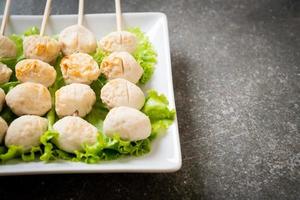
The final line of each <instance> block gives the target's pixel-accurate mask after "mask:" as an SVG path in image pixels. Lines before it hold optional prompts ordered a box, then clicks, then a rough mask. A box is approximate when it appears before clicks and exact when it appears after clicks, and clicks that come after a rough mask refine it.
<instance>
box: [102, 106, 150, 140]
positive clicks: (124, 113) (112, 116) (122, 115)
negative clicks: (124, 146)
mask: <svg viewBox="0 0 300 200" xmlns="http://www.w3.org/2000/svg"><path fill="white" fill-rule="evenodd" d="M103 132H104V134H105V135H107V136H109V137H112V136H113V135H114V134H119V135H120V137H121V138H122V139H124V140H130V141H136V140H142V139H146V138H147V137H149V136H150V134H151V123H150V119H149V118H148V117H147V116H146V115H145V114H144V113H142V112H141V111H139V110H136V109H134V108H129V107H125V106H121V107H116V108H113V109H111V110H110V111H109V113H108V114H107V116H106V118H105V120H104V122H103Z"/></svg>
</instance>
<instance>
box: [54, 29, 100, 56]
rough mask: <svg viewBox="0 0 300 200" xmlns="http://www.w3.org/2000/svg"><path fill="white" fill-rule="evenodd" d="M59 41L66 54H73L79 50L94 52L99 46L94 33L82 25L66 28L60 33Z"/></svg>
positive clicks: (81, 51)
mask: <svg viewBox="0 0 300 200" xmlns="http://www.w3.org/2000/svg"><path fill="white" fill-rule="evenodd" d="M59 42H60V43H61V45H62V52H63V54H64V55H71V54H73V53H78V52H80V53H93V52H95V51H96V48H97V41H96V38H95V36H94V34H93V33H92V32H91V31H89V30H88V29H87V28H85V27H83V26H80V25H73V26H69V27H67V28H65V29H64V30H63V31H62V32H61V33H60V34H59Z"/></svg>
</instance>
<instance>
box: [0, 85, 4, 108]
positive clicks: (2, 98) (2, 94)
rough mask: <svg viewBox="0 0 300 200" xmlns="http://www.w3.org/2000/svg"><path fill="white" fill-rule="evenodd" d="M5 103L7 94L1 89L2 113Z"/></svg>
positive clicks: (0, 103)
mask: <svg viewBox="0 0 300 200" xmlns="http://www.w3.org/2000/svg"><path fill="white" fill-rule="evenodd" d="M4 103H5V92H4V90H3V89H2V88H0V112H1V110H2V108H3V105H4Z"/></svg>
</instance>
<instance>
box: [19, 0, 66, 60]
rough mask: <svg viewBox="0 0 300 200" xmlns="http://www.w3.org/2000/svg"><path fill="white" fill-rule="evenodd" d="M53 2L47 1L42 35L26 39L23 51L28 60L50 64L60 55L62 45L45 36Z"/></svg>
mask: <svg viewBox="0 0 300 200" xmlns="http://www.w3.org/2000/svg"><path fill="white" fill-rule="evenodd" d="M50 8H51V0H47V3H46V7H45V11H44V16H43V21H42V25H41V31H40V35H32V36H29V37H25V39H24V41H23V49H24V54H25V57H26V58H31V59H39V60H42V61H44V62H47V63H50V62H52V61H54V60H55V59H56V58H57V56H58V55H59V53H60V44H59V42H58V41H56V40H55V39H53V38H50V37H48V36H44V33H45V29H46V24H47V20H48V17H49V14H50Z"/></svg>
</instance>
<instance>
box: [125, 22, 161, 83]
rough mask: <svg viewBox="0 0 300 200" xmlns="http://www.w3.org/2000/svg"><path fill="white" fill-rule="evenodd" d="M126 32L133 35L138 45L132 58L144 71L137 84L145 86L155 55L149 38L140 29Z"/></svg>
mask: <svg viewBox="0 0 300 200" xmlns="http://www.w3.org/2000/svg"><path fill="white" fill-rule="evenodd" d="M128 31H129V32H131V33H133V34H134V35H135V36H136V37H137V39H138V45H137V48H136V50H135V51H134V52H133V56H134V58H135V59H136V61H137V62H138V63H139V64H140V65H141V67H142V68H143V69H144V73H143V76H142V77H141V79H140V81H139V82H140V83H141V84H145V83H147V82H148V81H149V80H150V79H151V77H152V75H153V72H154V69H155V64H156V62H157V54H156V52H155V50H154V47H153V45H152V43H151V42H150V40H149V38H148V37H147V36H146V35H145V33H143V31H142V30H141V29H140V28H138V27H135V28H130V29H128Z"/></svg>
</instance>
